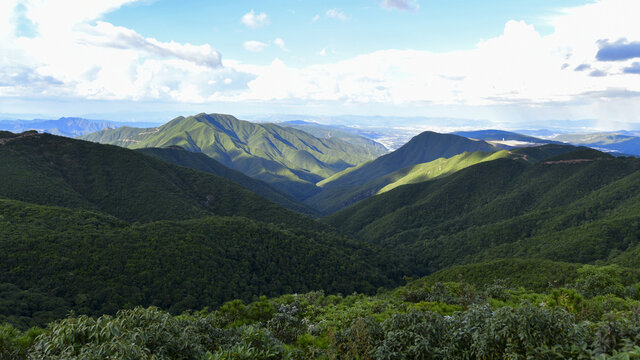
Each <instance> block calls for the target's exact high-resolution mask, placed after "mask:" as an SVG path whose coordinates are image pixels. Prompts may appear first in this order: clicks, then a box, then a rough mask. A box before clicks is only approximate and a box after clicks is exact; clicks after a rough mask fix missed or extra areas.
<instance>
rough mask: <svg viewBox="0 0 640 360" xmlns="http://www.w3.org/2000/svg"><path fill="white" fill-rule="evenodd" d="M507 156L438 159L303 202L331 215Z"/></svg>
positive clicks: (333, 189) (478, 154) (469, 155)
mask: <svg viewBox="0 0 640 360" xmlns="http://www.w3.org/2000/svg"><path fill="white" fill-rule="evenodd" d="M509 156H512V154H510V153H509V152H507V151H505V150H503V151H498V152H484V151H476V152H472V153H470V152H463V153H462V154H458V155H455V156H453V157H451V158H448V159H446V158H439V159H436V160H433V161H430V162H427V163H422V164H417V165H411V166H407V167H405V168H402V169H400V170H396V171H394V172H392V173H389V174H386V175H383V176H380V177H378V178H375V179H373V180H370V181H368V182H366V183H364V184H362V185H355V186H336V187H329V188H327V189H325V190H323V191H322V192H321V193H320V194H318V195H315V196H313V197H311V198H309V199H307V201H306V202H307V203H308V204H309V205H311V206H313V207H314V208H316V209H318V210H319V211H322V212H324V213H327V214H330V213H334V212H336V211H338V210H340V209H342V208H344V207H347V206H349V205H352V204H355V203H356V202H358V201H361V200H363V199H366V198H369V197H371V196H374V195H378V194H382V193H384V192H387V191H389V190H392V189H395V188H396V187H398V186H402V185H407V184H415V183H419V182H424V181H427V180H432V179H435V178H438V177H442V176H447V175H450V174H453V173H455V172H456V171H459V170H461V169H464V168H466V167H469V166H472V165H475V164H479V163H481V162H485V161H492V160H496V159H500V158H504V157H509Z"/></svg>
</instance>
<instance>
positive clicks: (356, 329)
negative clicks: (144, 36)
mask: <svg viewBox="0 0 640 360" xmlns="http://www.w3.org/2000/svg"><path fill="white" fill-rule="evenodd" d="M546 265H549V264H546ZM573 273H575V278H574V281H573V282H572V283H571V284H567V285H566V286H563V287H556V288H550V289H547V290H546V291H544V292H533V291H529V290H526V289H525V288H523V287H515V286H510V285H509V284H507V283H505V282H504V281H494V282H492V283H489V284H486V285H483V286H478V285H477V286H474V285H472V284H469V283H467V282H464V281H462V282H460V281H458V282H444V283H443V282H438V281H436V280H435V279H433V278H424V279H421V280H419V281H415V282H410V283H409V284H408V285H406V286H404V287H400V288H397V289H395V290H393V291H390V292H384V293H380V294H378V295H377V296H365V295H360V294H353V295H349V296H346V297H345V296H336V295H325V294H324V293H323V292H321V291H318V292H308V293H305V294H299V295H298V294H296V295H284V296H280V297H277V298H271V299H268V298H266V297H261V298H259V299H255V300H254V301H253V302H250V303H243V302H242V301H239V300H236V301H231V302H228V303H225V304H224V305H223V306H221V307H219V308H217V309H216V310H215V311H201V312H196V313H191V312H188V313H184V314H182V315H179V316H172V315H170V314H168V313H166V312H163V311H161V310H159V309H157V308H147V309H145V308H139V307H137V308H134V309H130V310H121V311H119V312H118V313H117V315H115V316H102V317H99V318H90V317H87V316H75V315H71V316H69V317H67V318H66V319H64V320H59V321H56V322H54V323H52V324H50V325H49V326H48V327H46V328H45V329H38V328H33V329H30V330H28V331H25V332H21V331H19V330H17V329H15V328H14V327H12V326H11V325H5V326H0V358H6V359H26V358H30V359H36V358H38V359H87V360H92V359H96V360H97V359H105V358H117V359H159V360H164V359H197V360H200V359H206V360H210V359H229V360H230V359H432V358H433V359H507V358H508V359H527V358H533V359H594V358H595V359H630V358H638V357H639V356H640V347H639V346H638V344H639V343H640V301H638V300H639V299H640V297H639V294H640V292H639V291H640V283H637V282H635V283H633V282H632V281H637V280H638V276H637V272H636V274H635V275H636V276H635V277H634V278H629V277H627V275H628V270H626V269H624V268H619V267H615V266H608V267H593V266H583V267H578V268H576V269H575V270H574V271H573Z"/></svg>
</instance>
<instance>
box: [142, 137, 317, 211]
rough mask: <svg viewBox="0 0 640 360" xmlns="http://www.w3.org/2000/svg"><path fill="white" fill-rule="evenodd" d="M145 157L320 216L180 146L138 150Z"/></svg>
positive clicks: (263, 184) (302, 205)
mask: <svg viewBox="0 0 640 360" xmlns="http://www.w3.org/2000/svg"><path fill="white" fill-rule="evenodd" d="M136 151H138V152H140V153H143V154H145V155H149V156H153V157H156V158H158V159H160V160H163V161H166V162H170V163H173V164H176V165H180V166H184V167H188V168H192V169H196V170H200V171H204V172H207V173H210V174H213V175H217V176H220V177H223V178H225V179H229V180H231V181H233V182H235V183H236V184H239V185H242V186H243V187H244V188H246V189H248V190H251V191H252V192H253V193H255V194H258V195H260V196H262V197H263V198H265V199H267V200H270V201H273V202H274V203H276V204H278V205H281V206H283V207H285V208H287V209H289V210H294V211H297V212H301V213H304V214H309V215H314V216H315V215H318V212H317V211H315V210H313V209H311V208H310V207H308V206H305V205H304V204H302V203H300V202H298V201H297V200H296V199H294V198H293V197H291V196H289V195H287V194H285V193H283V192H281V191H278V190H276V189H274V188H273V187H271V186H269V185H268V184H267V183H265V182H263V181H260V180H257V179H254V178H251V177H249V176H247V175H245V174H243V173H241V172H240V171H237V170H233V169H231V168H229V167H226V166H224V165H222V164H221V163H220V162H218V161H217V160H214V159H213V158H210V157H208V156H207V155H205V154H202V153H194V152H191V151H186V150H184V149H182V148H181V147H179V146H171V147H168V148H163V149H161V148H143V149H138V150H136Z"/></svg>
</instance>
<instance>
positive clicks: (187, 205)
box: [0, 131, 303, 221]
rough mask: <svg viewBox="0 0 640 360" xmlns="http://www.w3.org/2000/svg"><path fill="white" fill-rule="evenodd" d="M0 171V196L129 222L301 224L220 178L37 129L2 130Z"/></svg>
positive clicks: (263, 200) (148, 157) (126, 151)
mask: <svg viewBox="0 0 640 360" xmlns="http://www.w3.org/2000/svg"><path fill="white" fill-rule="evenodd" d="M0 173H2V176H1V177H0V197H5V198H9V199H15V200H20V201H25V202H31V203H35V204H41V205H53V206H64V207H69V208H82V209H87V210H93V211H100V212H104V213H108V214H111V215H113V216H116V217H118V218H121V219H124V220H130V221H149V220H163V219H171V220H179V219H190V218H197V217H204V216H209V215H221V216H234V215H237V216H244V217H248V218H252V219H258V220H261V219H271V220H273V221H289V220H290V219H297V218H299V217H300V218H303V216H302V215H296V214H295V213H292V212H290V211H287V210H285V209H283V208H282V207H280V206H278V205H276V204H274V203H272V202H270V201H267V200H265V199H263V198H262V197H260V196H257V195H255V194H254V193H252V192H250V191H249V190H247V189H245V188H243V187H242V186H240V185H238V184H236V183H234V182H232V181H230V180H228V179H225V178H223V177H219V176H215V175H212V174H207V173H204V172H200V171H196V170H192V169H188V168H184V167H181V166H176V165H172V164H169V163H167V162H164V161H161V160H158V159H155V158H152V157H150V156H146V155H144V154H141V153H138V152H135V151H132V150H128V149H123V148H121V147H117V146H110V145H101V144H96V143H91V142H88V141H82V140H75V139H70V138H66V137H60V136H55V135H49V134H38V133H36V132H35V131H33V132H26V133H23V134H13V133H9V132H0ZM291 205H292V206H295V203H292V204H291Z"/></svg>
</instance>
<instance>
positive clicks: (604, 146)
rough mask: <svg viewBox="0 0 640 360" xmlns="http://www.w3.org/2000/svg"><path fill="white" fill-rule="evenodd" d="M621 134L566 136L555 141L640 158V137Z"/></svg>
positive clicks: (558, 137) (559, 136)
mask: <svg viewBox="0 0 640 360" xmlns="http://www.w3.org/2000/svg"><path fill="white" fill-rule="evenodd" d="M628 134H629V133H627V134H621V133H590V134H564V135H558V136H556V137H554V140H558V141H562V142H565V143H569V144H574V145H582V146H588V147H591V148H594V149H597V150H601V151H606V152H611V153H618V154H622V155H625V154H628V155H635V156H640V137H637V136H633V135H628Z"/></svg>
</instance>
